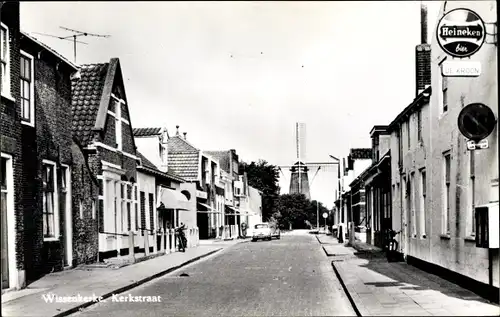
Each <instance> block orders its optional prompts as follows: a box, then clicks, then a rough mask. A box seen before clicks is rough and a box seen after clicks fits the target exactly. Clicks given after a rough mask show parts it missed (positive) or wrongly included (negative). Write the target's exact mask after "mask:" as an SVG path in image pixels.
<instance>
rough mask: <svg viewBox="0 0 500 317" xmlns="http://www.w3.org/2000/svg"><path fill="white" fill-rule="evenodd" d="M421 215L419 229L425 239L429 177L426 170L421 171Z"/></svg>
mask: <svg viewBox="0 0 500 317" xmlns="http://www.w3.org/2000/svg"><path fill="white" fill-rule="evenodd" d="M420 193H421V195H420V196H421V197H420V215H419V220H420V223H419V227H420V236H421V237H422V238H425V221H426V207H427V206H426V205H427V199H426V198H425V197H426V196H427V176H426V173H425V169H421V170H420Z"/></svg>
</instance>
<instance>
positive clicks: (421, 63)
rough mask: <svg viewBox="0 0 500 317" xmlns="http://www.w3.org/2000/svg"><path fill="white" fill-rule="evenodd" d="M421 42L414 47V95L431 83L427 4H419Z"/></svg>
mask: <svg viewBox="0 0 500 317" xmlns="http://www.w3.org/2000/svg"><path fill="white" fill-rule="evenodd" d="M420 37H421V44H419V45H417V46H416V47H415V66H416V68H415V75H416V87H415V88H416V89H415V96H418V94H420V93H421V92H422V91H423V90H424V89H425V88H427V86H429V85H430V84H431V46H430V45H429V44H427V6H426V5H425V4H424V3H423V2H421V4H420Z"/></svg>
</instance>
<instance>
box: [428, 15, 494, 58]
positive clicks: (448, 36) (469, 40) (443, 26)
mask: <svg viewBox="0 0 500 317" xmlns="http://www.w3.org/2000/svg"><path fill="white" fill-rule="evenodd" d="M436 36H437V41H438V43H439V46H440V47H441V48H442V49H443V51H445V52H446V53H447V54H449V55H451V56H453V57H459V58H464V57H469V56H471V55H473V54H475V53H476V52H477V51H479V49H480V48H481V46H482V45H483V43H484V39H485V38H486V27H485V25H484V22H483V20H482V19H481V18H480V17H479V15H478V14H477V13H476V12H474V11H472V10H469V9H463V8H459V9H454V10H451V11H449V12H447V13H446V14H445V15H444V16H443V17H442V18H441V20H439V23H438V25H437V31H436Z"/></svg>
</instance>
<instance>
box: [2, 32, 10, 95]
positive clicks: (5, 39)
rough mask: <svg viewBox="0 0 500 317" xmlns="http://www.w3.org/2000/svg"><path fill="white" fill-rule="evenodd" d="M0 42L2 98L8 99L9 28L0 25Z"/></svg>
mask: <svg viewBox="0 0 500 317" xmlns="http://www.w3.org/2000/svg"><path fill="white" fill-rule="evenodd" d="M0 41H1V45H2V47H0V62H1V76H2V86H1V87H2V88H1V89H2V90H1V94H2V95H3V96H8V97H10V60H9V58H10V44H9V28H8V27H7V26H6V25H5V24H3V23H1V31H0Z"/></svg>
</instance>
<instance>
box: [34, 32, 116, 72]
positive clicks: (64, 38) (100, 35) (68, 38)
mask: <svg viewBox="0 0 500 317" xmlns="http://www.w3.org/2000/svg"><path fill="white" fill-rule="evenodd" d="M60 28H61V29H63V30H66V31H70V32H73V33H75V34H73V35H68V36H56V35H52V34H46V33H38V32H33V34H39V35H44V36H50V37H54V38H58V39H60V40H65V41H73V57H74V63H75V64H76V43H81V44H85V45H87V44H88V43H85V42H82V41H77V40H76V38H77V37H79V36H93V37H104V38H108V37H111V35H102V34H94V33H88V32H84V31H78V30H73V29H69V28H66V27H63V26H60Z"/></svg>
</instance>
